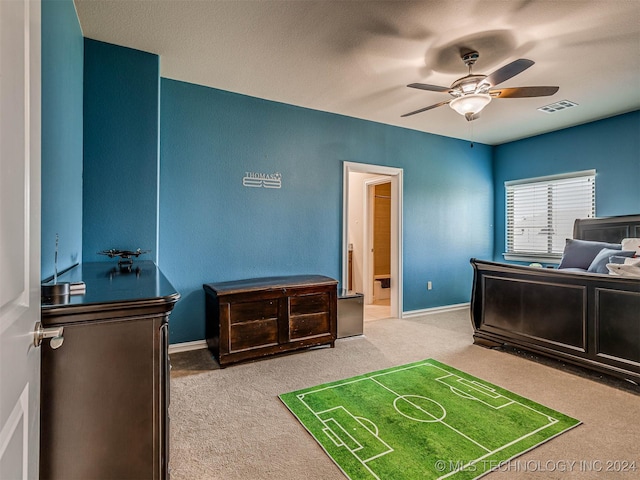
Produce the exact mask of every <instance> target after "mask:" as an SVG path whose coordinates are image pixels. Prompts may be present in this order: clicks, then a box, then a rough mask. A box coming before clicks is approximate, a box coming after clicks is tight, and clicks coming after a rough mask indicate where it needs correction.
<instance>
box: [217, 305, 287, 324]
mask: <svg viewBox="0 0 640 480" xmlns="http://www.w3.org/2000/svg"><path fill="white" fill-rule="evenodd" d="M228 305H229V322H230V323H231V324H232V325H234V324H236V323H244V322H253V321H256V320H269V319H275V318H278V300H277V299H273V300H261V301H257V302H242V303H230V304H228Z"/></svg>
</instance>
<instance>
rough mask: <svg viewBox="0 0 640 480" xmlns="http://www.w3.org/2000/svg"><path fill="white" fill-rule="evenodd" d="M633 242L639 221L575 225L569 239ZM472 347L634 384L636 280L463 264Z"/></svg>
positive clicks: (639, 378) (638, 378)
mask: <svg viewBox="0 0 640 480" xmlns="http://www.w3.org/2000/svg"><path fill="white" fill-rule="evenodd" d="M627 237H640V215H627V216H622V217H609V218H598V219H585V220H576V222H575V226H574V238H576V239H581V240H596V241H604V242H611V243H619V242H620V241H621V240H622V239H623V238H627ZM471 265H472V266H473V269H474V279H473V290H472V298H471V320H472V324H473V328H474V334H473V338H474V343H476V344H479V345H483V346H487V347H495V346H501V345H509V346H513V347H518V348H521V349H523V350H527V351H531V352H535V353H538V354H541V355H545V356H548V357H552V358H555V359H558V360H561V361H565V362H569V363H573V364H576V365H580V366H582V367H586V368H589V369H592V370H596V371H599V372H604V373H607V374H610V375H613V376H616V377H619V378H623V379H626V380H629V381H632V382H634V383H636V384H640V278H633V277H620V276H615V275H605V274H597V273H574V272H563V271H559V270H555V269H546V268H535V267H528V266H520V265H512V264H506V263H496V262H489V261H483V260H477V259H473V258H472V259H471Z"/></svg>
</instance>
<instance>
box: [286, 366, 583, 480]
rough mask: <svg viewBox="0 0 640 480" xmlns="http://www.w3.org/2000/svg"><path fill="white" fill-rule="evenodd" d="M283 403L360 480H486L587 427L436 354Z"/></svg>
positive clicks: (294, 396) (291, 395) (308, 390)
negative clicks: (545, 445) (514, 460)
mask: <svg viewBox="0 0 640 480" xmlns="http://www.w3.org/2000/svg"><path fill="white" fill-rule="evenodd" d="M280 399H281V400H282V402H283V403H284V404H285V405H286V406H287V407H288V408H289V410H291V412H292V413H293V414H294V415H295V416H296V417H297V418H298V420H299V421H300V423H302V425H304V427H305V428H306V429H307V430H308V431H309V433H311V435H313V437H314V438H315V439H316V441H317V442H318V443H319V444H320V445H321V446H322V448H323V449H324V450H325V451H326V452H327V454H328V455H329V456H330V457H331V458H332V459H333V461H334V462H335V463H336V464H337V465H338V467H340V469H341V470H342V471H343V472H344V474H345V475H346V476H347V477H348V478H350V479H352V480H356V479H358V480H360V479H380V480H401V479H406V480H427V479H436V478H450V479H454V480H460V479H473V478H478V477H481V476H482V475H484V474H486V473H488V472H490V471H491V470H492V469H500V468H501V467H502V468H504V466H505V465H506V464H507V462H508V461H509V460H510V459H512V458H514V457H516V456H518V455H520V454H522V453H524V452H526V451H528V450H531V449H532V448H534V447H536V446H538V445H540V444H542V443H544V442H546V441H547V440H549V439H551V438H553V437H555V436H556V435H559V434H561V433H563V432H566V431H567V430H569V429H571V428H573V427H575V426H577V425H579V424H580V421H578V420H576V419H574V418H571V417H568V416H566V415H563V414H562V413H559V412H556V411H555V410H552V409H550V408H547V407H545V406H543V405H540V404H538V403H536V402H533V401H531V400H527V399H526V398H523V397H520V396H518V395H516V394H514V393H511V392H509V391H508V390H505V389H503V388H500V387H497V386H495V385H492V384H490V383H487V382H485V381H483V380H480V379H478V378H476V377H473V376H471V375H468V374H466V373H464V372H461V371H460V370H456V369H455V368H452V367H449V366H447V365H445V364H443V363H440V362H437V361H435V360H424V361H421V362H416V363H411V364H408V365H402V366H399V367H395V368H389V369H386V370H380V371H377V372H372V373H368V374H366V375H359V376H357V377H353V378H348V379H346V380H341V381H337V382H331V383H326V384H324V385H319V386H317V387H312V388H305V389H303V390H298V391H296V392H291V393H286V394H283V395H280Z"/></svg>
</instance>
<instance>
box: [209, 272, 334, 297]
mask: <svg viewBox="0 0 640 480" xmlns="http://www.w3.org/2000/svg"><path fill="white" fill-rule="evenodd" d="M337 284H338V281H337V280H335V279H333V278H331V277H325V276H323V275H288V276H283V277H263V278H249V279H246V280H235V281H232V282H217V283H207V284H204V285H203V287H204V289H205V290H210V291H213V292H214V293H216V294H218V295H231V294H234V293H242V292H251V291H255V290H275V289H282V288H295V287H308V286H311V285H337Z"/></svg>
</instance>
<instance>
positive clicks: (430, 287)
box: [427, 280, 433, 290]
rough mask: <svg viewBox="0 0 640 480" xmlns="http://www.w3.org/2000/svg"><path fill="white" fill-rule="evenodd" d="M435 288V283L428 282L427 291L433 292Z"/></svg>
mask: <svg viewBox="0 0 640 480" xmlns="http://www.w3.org/2000/svg"><path fill="white" fill-rule="evenodd" d="M432 288H433V283H431V280H429V281H428V282H427V290H431V289H432Z"/></svg>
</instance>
